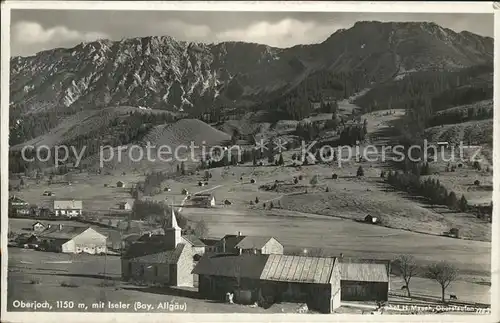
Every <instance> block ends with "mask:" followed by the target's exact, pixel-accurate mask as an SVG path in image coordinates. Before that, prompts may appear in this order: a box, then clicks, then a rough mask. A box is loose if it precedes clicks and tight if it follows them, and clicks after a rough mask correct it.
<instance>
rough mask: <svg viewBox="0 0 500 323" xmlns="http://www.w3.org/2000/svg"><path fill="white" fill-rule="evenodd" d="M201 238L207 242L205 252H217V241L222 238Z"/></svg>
mask: <svg viewBox="0 0 500 323" xmlns="http://www.w3.org/2000/svg"><path fill="white" fill-rule="evenodd" d="M200 240H201V241H202V242H203V243H204V244H205V253H207V252H212V253H213V252H217V243H218V242H219V241H220V239H213V238H202V239H200Z"/></svg>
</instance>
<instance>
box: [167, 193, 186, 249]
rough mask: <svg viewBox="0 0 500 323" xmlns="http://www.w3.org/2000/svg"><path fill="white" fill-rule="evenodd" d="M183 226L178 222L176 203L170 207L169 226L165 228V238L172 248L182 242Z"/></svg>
mask: <svg viewBox="0 0 500 323" xmlns="http://www.w3.org/2000/svg"><path fill="white" fill-rule="evenodd" d="M181 231H182V229H181V227H180V226H179V224H177V218H176V216H175V209H174V204H173V202H172V205H171V207H170V221H169V226H168V227H166V228H165V240H166V241H167V243H168V244H169V247H170V249H175V247H177V245H178V244H179V243H181V242H182V241H181V240H182V238H181Z"/></svg>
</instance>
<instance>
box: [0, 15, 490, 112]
mask: <svg viewBox="0 0 500 323" xmlns="http://www.w3.org/2000/svg"><path fill="white" fill-rule="evenodd" d="M492 60H493V39H492V38H487V37H481V36H478V35H475V34H472V33H469V32H461V33H456V32H454V31H452V30H449V29H445V28H442V27H440V26H438V25H436V24H433V23H380V22H358V23H356V24H355V25H354V26H353V27H352V28H350V29H348V30H338V31H336V32H335V33H334V34H332V35H331V36H330V37H329V38H328V39H327V40H325V41H324V42H323V43H320V44H315V45H306V46H302V45H300V46H295V47H292V48H286V49H280V48H273V47H269V46H265V45H259V44H251V43H242V42H226V43H220V44H201V43H191V42H183V41H177V40H175V39H173V38H171V37H168V36H164V37H144V38H132V39H125V40H122V41H109V40H102V41H96V42H90V43H82V44H80V45H78V46H76V47H74V48H69V49H65V48H57V49H53V50H48V51H43V52H40V53H38V54H37V55H35V56H30V57H13V58H11V77H10V81H11V87H10V101H11V105H10V108H11V111H15V112H16V114H17V115H18V116H19V115H22V114H24V113H28V112H30V113H31V112H37V111H46V110H52V109H74V110H75V111H76V110H82V109H94V108H99V107H106V106H118V105H128V106H143V107H148V108H153V109H166V110H173V111H176V110H180V109H183V110H189V109H193V108H196V107H197V106H200V105H207V104H209V105H210V104H215V103H214V102H216V101H218V100H223V101H224V102H226V103H227V102H230V103H232V104H234V105H238V104H242V102H244V103H245V104H250V105H251V104H252V102H257V101H259V102H263V101H265V100H266V97H267V96H268V95H271V94H273V95H274V96H276V93H278V95H279V93H281V92H285V91H286V90H288V89H290V88H293V87H294V86H297V85H298V84H300V82H303V81H304V80H306V79H307V77H308V76H309V75H311V74H312V73H314V72H315V71H318V70H327V71H331V72H332V73H339V72H343V71H351V70H356V71H362V72H363V73H364V75H365V76H366V77H367V78H369V79H371V80H372V81H373V82H378V81H382V80H387V79H391V78H394V77H398V76H401V75H404V74H405V73H411V72H412V71H419V70H426V69H458V68H462V67H468V66H472V65H476V64H482V63H488V62H492Z"/></svg>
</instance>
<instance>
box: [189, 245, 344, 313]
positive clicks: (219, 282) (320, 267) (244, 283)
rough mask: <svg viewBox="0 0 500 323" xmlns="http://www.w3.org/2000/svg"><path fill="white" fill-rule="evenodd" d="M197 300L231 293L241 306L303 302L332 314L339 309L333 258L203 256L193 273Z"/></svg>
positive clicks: (337, 271)
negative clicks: (196, 288) (199, 297)
mask: <svg viewBox="0 0 500 323" xmlns="http://www.w3.org/2000/svg"><path fill="white" fill-rule="evenodd" d="M193 273H194V274H196V275H198V276H199V284H198V291H199V293H200V296H201V297H205V298H209V299H214V300H223V299H224V297H225V295H226V293H228V292H229V293H234V295H235V300H236V302H238V303H242V304H253V303H255V302H259V303H261V304H262V303H265V304H269V305H271V304H273V303H276V302H296V303H306V304H307V306H308V308H310V309H313V310H317V311H321V312H324V313H332V312H333V311H334V310H335V309H337V308H338V307H340V264H339V262H338V260H337V259H336V258H320V257H306V256H288V255H274V254H271V255H266V254H257V255H256V254H241V255H234V254H215V255H209V254H206V255H205V256H203V257H202V258H201V260H200V261H199V263H198V264H197V265H196V267H195V268H194V270H193Z"/></svg>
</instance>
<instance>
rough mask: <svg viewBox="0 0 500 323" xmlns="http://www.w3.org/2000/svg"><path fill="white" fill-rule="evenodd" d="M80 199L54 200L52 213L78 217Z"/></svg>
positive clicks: (80, 209) (80, 212)
mask: <svg viewBox="0 0 500 323" xmlns="http://www.w3.org/2000/svg"><path fill="white" fill-rule="evenodd" d="M82 204H83V203H82V201H75V200H69V201H61V200H55V201H54V213H55V215H56V216H67V217H78V216H81V215H82V210H83V207H82Z"/></svg>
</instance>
